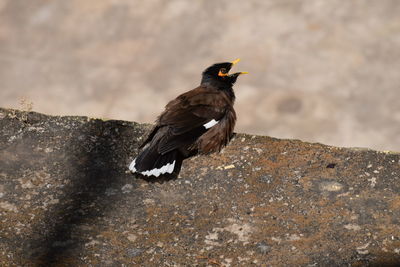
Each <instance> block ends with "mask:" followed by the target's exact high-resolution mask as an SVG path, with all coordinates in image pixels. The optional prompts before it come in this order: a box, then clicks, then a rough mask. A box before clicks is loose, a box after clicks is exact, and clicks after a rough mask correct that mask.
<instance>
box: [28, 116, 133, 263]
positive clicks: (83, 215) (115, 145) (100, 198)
mask: <svg viewBox="0 0 400 267" xmlns="http://www.w3.org/2000/svg"><path fill="white" fill-rule="evenodd" d="M128 129H129V128H128V127H125V126H124V125H123V124H122V123H119V122H118V121H107V122H104V121H101V120H91V121H89V122H87V123H86V124H84V125H83V127H82V128H81V129H79V130H77V131H76V132H75V133H74V136H72V137H71V140H69V141H68V142H69V143H68V145H67V146H66V148H65V151H63V152H62V153H65V155H64V156H65V161H64V162H62V164H65V167H63V168H62V170H61V171H65V172H67V174H62V176H63V177H65V178H67V180H69V181H70V183H69V184H68V185H67V186H65V188H63V189H62V196H61V197H60V198H59V203H60V204H59V205H55V206H54V207H53V208H51V209H49V210H48V212H47V214H46V215H45V219H44V222H43V224H45V225H44V226H43V225H40V226H38V231H40V230H39V229H46V232H45V233H37V234H38V237H39V238H36V239H34V241H33V242H32V244H31V247H32V248H33V251H35V248H40V249H38V250H37V251H38V252H37V253H36V254H34V255H32V256H33V259H34V261H35V262H37V263H38V264H39V265H40V266H59V265H68V257H77V255H79V251H80V249H79V248H80V247H82V246H84V244H85V242H87V240H83V238H82V236H81V235H80V232H81V228H82V227H84V226H87V227H89V228H90V226H91V225H93V222H94V221H98V220H99V219H101V217H103V216H104V215H105V214H106V213H107V212H108V211H109V210H110V209H113V208H115V204H116V202H118V200H119V199H121V198H123V194H120V193H119V194H118V193H116V194H114V195H110V194H108V191H109V189H110V188H111V189H112V188H118V186H119V188H120V186H122V185H123V184H125V183H127V181H128V182H130V183H132V182H133V181H132V178H133V177H132V175H130V174H127V173H125V170H126V168H125V166H124V163H125V162H124V161H125V160H126V155H125V154H126V153H127V152H129V149H127V148H126V147H124V145H123V144H120V143H121V142H119V140H121V139H120V136H121V135H125V134H129V133H127V132H126V130H128ZM133 183H134V182H133Z"/></svg>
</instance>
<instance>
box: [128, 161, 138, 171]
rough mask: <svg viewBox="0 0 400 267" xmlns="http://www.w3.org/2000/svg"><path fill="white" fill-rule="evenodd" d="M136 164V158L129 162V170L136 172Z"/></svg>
mask: <svg viewBox="0 0 400 267" xmlns="http://www.w3.org/2000/svg"><path fill="white" fill-rule="evenodd" d="M135 165H136V159H134V160H133V161H132V162H131V164H129V170H130V171H131V172H136V168H135Z"/></svg>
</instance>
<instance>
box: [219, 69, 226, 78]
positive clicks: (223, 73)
mask: <svg viewBox="0 0 400 267" xmlns="http://www.w3.org/2000/svg"><path fill="white" fill-rule="evenodd" d="M227 75H228V72H227V71H226V69H225V68H221V69H219V72H218V76H227Z"/></svg>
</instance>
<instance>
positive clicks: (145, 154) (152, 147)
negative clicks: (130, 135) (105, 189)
mask: <svg viewBox="0 0 400 267" xmlns="http://www.w3.org/2000/svg"><path fill="white" fill-rule="evenodd" d="M239 61H240V59H236V60H234V61H232V62H224V63H217V64H214V65H212V66H210V67H208V68H207V69H206V70H205V71H204V72H203V74H202V75H203V77H202V80H201V84H200V86H199V87H197V88H195V89H193V90H190V91H188V92H186V93H184V94H181V95H180V96H178V97H177V98H175V99H174V100H172V101H171V102H169V103H168V104H167V105H166V107H165V110H164V112H163V113H162V114H161V115H160V116H159V117H158V118H157V120H156V125H155V126H154V128H153V130H152V131H151V132H150V134H149V136H148V137H147V139H146V140H145V141H144V143H143V144H142V145H141V146H140V149H141V151H140V153H139V155H138V156H137V157H136V159H134V160H133V161H132V163H131V164H130V165H129V169H130V170H131V171H132V172H136V173H140V174H142V175H145V176H155V177H158V176H159V175H162V174H172V173H175V174H178V173H179V170H180V167H181V164H182V161H183V159H185V158H187V157H190V156H192V155H195V154H197V153H200V154H207V153H211V152H215V151H220V150H221V149H222V148H223V147H224V146H225V145H226V144H227V143H228V142H229V140H230V139H231V137H232V134H233V128H234V127H235V122H236V113H235V110H234V109H233V103H234V101H235V93H234V92H233V89H232V86H233V84H234V83H235V82H236V79H237V78H238V77H239V75H241V74H246V73H247V72H236V73H233V74H229V71H230V69H231V68H232V66H233V65H235V64H236V63H238V62H239Z"/></svg>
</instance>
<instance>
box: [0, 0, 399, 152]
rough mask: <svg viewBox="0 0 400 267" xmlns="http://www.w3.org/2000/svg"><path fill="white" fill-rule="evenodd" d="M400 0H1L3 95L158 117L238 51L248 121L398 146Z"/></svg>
mask: <svg viewBox="0 0 400 267" xmlns="http://www.w3.org/2000/svg"><path fill="white" fill-rule="evenodd" d="M399 14H400V2H399V1H396V0H392V1H386V0H384V1H361V0H355V1H339V0H337V1H316V0H315V1H313V0H310V1H272V0H268V1H239V0H236V1H234V0H226V1H178V0H174V1H161V0H154V1H113V0H107V1H96V0H90V1H80V0H71V1H61V0H58V1H38V0H37V1H24V0H3V1H0V106H3V107H17V108H18V107H20V103H19V102H21V99H22V102H25V103H23V104H22V106H26V107H28V108H29V106H30V105H29V103H30V102H32V103H33V110H36V111H40V112H46V113H51V114H84V115H90V116H96V117H110V118H116V119H125V120H135V121H142V122H151V121H153V120H154V119H155V117H156V116H157V114H158V113H159V112H160V111H161V109H162V108H163V106H164V105H165V104H166V103H167V102H168V100H170V99H171V98H173V97H175V96H176V95H177V94H179V93H181V92H184V91H186V90H189V89H191V88H193V87H195V86H196V85H197V84H198V82H199V79H200V73H201V71H202V70H203V69H204V68H205V67H207V66H208V65H210V64H212V63H214V62H218V61H225V60H233V59H235V58H238V57H240V58H242V62H241V63H240V64H239V65H238V67H237V69H238V70H245V71H249V72H250V75H248V76H246V77H241V78H240V81H239V82H238V84H237V86H236V92H237V103H236V108H237V113H238V118H239V120H238V124H237V128H236V130H237V131H239V132H247V133H255V134H263V135H271V136H276V137H281V138H300V139H303V140H308V141H318V142H323V143H327V144H335V145H340V146H364V147H371V148H376V149H389V150H400V126H399V122H400V102H399V100H398V99H399V90H400V88H399V86H400V75H399V70H400V60H399V59H400V34H399V33H400V16H399Z"/></svg>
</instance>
